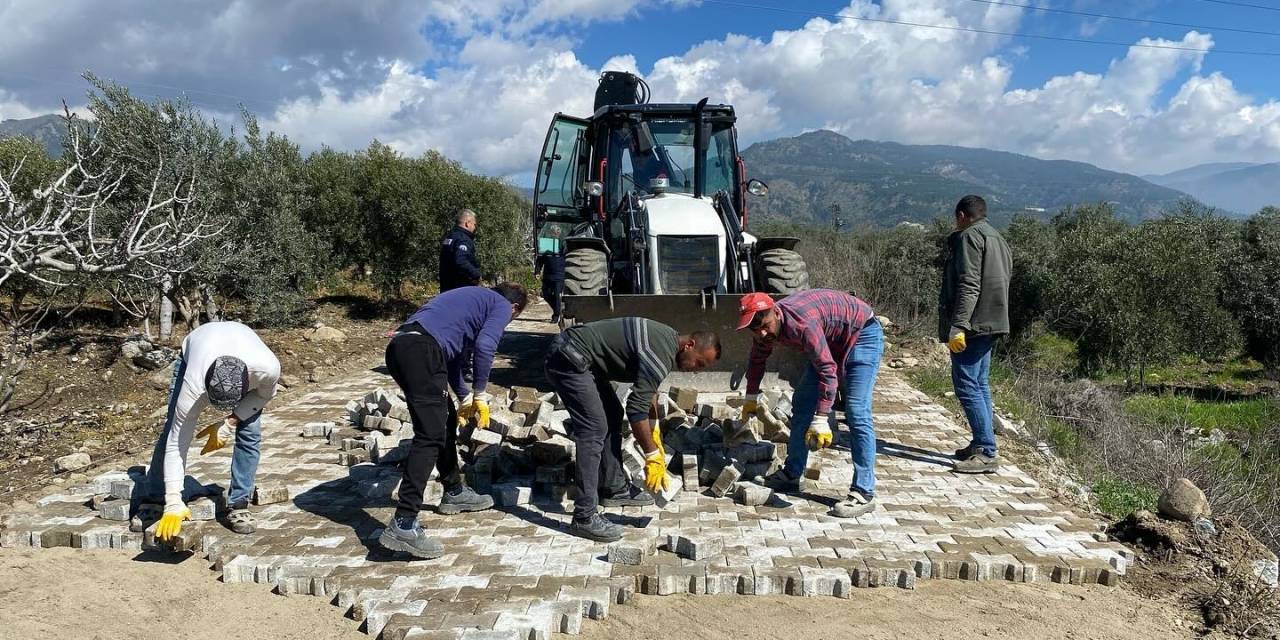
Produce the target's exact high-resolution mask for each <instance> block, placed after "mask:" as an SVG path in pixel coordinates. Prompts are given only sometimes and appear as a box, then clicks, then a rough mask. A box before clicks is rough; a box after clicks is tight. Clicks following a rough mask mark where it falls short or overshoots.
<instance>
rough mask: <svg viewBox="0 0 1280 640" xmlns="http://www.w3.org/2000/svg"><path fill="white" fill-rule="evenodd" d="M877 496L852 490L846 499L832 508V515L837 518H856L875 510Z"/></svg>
mask: <svg viewBox="0 0 1280 640" xmlns="http://www.w3.org/2000/svg"><path fill="white" fill-rule="evenodd" d="M875 509H876V499H875V496H871V497H869V498H868V497H867V496H864V495H862V494H861V493H859V492H857V491H850V492H849V495H847V496H845V498H844V500H843V501H841V502H838V503H836V506H834V507H832V508H831V513H830V515H832V516H835V517H837V518H856V517H858V516H862V515H866V514H868V513H871V512H872V511H875Z"/></svg>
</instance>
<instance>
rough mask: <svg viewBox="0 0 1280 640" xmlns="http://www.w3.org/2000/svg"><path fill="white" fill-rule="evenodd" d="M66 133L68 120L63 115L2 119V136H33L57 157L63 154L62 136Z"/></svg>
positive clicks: (50, 153) (0, 133)
mask: <svg viewBox="0 0 1280 640" xmlns="http://www.w3.org/2000/svg"><path fill="white" fill-rule="evenodd" d="M64 133H66V122H65V121H64V120H63V119H62V116H60V115H55V114H49V115H47V116H38V117H35V118H22V119H14V120H2V121H0V138H16V137H18V136H23V137H27V138H31V139H33V140H35V141H36V142H39V143H40V144H43V145H44V148H45V149H46V150H48V151H49V155H50V156H52V157H54V158H57V157H59V156H61V155H62V136H63V134H64Z"/></svg>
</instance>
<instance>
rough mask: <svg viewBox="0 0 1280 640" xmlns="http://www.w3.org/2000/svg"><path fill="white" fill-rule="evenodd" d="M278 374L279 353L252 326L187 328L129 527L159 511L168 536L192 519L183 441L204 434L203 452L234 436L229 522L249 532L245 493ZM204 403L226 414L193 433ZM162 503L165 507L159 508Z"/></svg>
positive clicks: (159, 532)
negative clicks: (186, 498) (185, 486)
mask: <svg viewBox="0 0 1280 640" xmlns="http://www.w3.org/2000/svg"><path fill="white" fill-rule="evenodd" d="M279 380H280V360H279V359H277V358H276V356H275V354H273V353H271V350H270V349H268V348H267V345H266V344H265V343H263V342H262V339H261V338H259V337H258V334H256V333H254V332H253V329H250V328H249V327H247V326H245V325H243V324H240V323H239V322H210V323H207V324H204V325H201V326H200V327H199V328H198V329H196V330H195V331H192V332H191V333H190V334H188V335H187V337H186V339H185V340H183V341H182V352H181V353H180V354H179V356H178V360H177V362H175V363H174V368H173V381H172V383H171V384H170V387H169V410H168V412H167V414H166V416H165V421H164V427H163V428H162V429H161V430H160V439H159V440H158V441H157V442H156V447H155V451H154V452H153V453H152V454H151V465H150V466H149V467H148V468H147V479H146V483H145V485H144V486H145V491H146V493H145V495H144V497H143V499H142V501H141V504H140V505H139V508H138V513H137V514H136V515H135V517H134V521H133V523H132V526H133V528H135V529H141V528H145V527H146V526H149V525H150V522H151V521H154V520H155V519H156V518H157V517H159V519H160V524H159V525H158V526H157V528H156V537H157V538H159V539H161V540H169V539H172V538H174V537H175V536H177V535H178V534H179V533H180V532H181V530H182V522H183V521H184V520H188V519H190V518H191V510H190V509H188V508H187V505H186V502H185V501H184V497H183V495H182V489H183V483H184V481H185V480H186V467H187V448H188V447H189V446H190V445H191V439H192V438H193V437H195V436H197V435H198V436H199V437H202V438H205V439H206V441H205V445H204V447H203V448H202V449H201V451H200V453H201V454H202V455H203V454H208V453H212V452H213V451H217V450H218V449H221V448H223V447H225V446H227V445H228V444H231V442H232V441H233V440H234V442H235V449H233V450H232V453H231V487H230V491H229V492H228V494H227V505H228V507H229V510H228V512H227V514H226V517H227V524H228V525H229V526H230V527H231V530H232V531H235V532H236V533H253V531H254V529H255V527H254V521H253V516H252V515H250V513H249V498H250V496H251V495H252V494H253V483H254V477H255V476H256V475H257V472H258V459H259V458H260V456H261V454H260V451H259V445H260V444H261V442H262V410H263V409H264V408H265V407H266V406H267V402H269V401H270V400H271V399H272V398H274V397H275V395H276V383H277V382H278V381H279ZM205 407H213V409H214V411H216V412H218V413H219V414H221V415H224V416H225V417H224V418H223V419H222V421H221V422H220V423H213V424H211V425H209V426H208V427H206V428H205V429H203V430H201V431H200V432H199V433H198V434H197V433H196V426H197V421H198V420H199V418H200V412H201V411H203V410H204V408H205ZM161 501H163V502H161ZM160 505H163V507H161V506H160ZM161 508H162V509H163V512H162V513H160V514H157V513H156V512H157V511H158V510H160V509H161Z"/></svg>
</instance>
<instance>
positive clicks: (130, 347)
mask: <svg viewBox="0 0 1280 640" xmlns="http://www.w3.org/2000/svg"><path fill="white" fill-rule="evenodd" d="M152 349H155V346H154V345H152V344H151V341H150V340H147V339H146V338H144V337H143V336H142V334H136V335H132V336H129V337H128V338H125V339H124V342H122V343H121V344H120V356H121V357H123V358H124V360H125V361H126V362H133V359H134V358H137V357H138V356H141V355H143V354H145V353H148V352H150V351H151V350H152Z"/></svg>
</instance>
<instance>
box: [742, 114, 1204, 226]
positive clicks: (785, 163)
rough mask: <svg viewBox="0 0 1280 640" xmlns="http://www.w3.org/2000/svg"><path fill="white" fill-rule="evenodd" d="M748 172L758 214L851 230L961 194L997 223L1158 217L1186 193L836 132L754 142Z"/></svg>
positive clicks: (984, 152) (916, 216)
mask: <svg viewBox="0 0 1280 640" xmlns="http://www.w3.org/2000/svg"><path fill="white" fill-rule="evenodd" d="M742 156H743V159H744V160H745V161H746V164H747V173H748V174H749V175H750V176H752V177H756V178H760V179H761V180H764V181H765V182H767V183H768V184H769V189H770V191H769V197H768V202H767V203H766V204H764V205H762V206H755V207H754V208H753V209H752V211H753V212H755V215H756V216H763V217H764V218H766V219H769V218H773V219H789V220H791V221H795V222H801V223H817V224H830V223H831V222H832V215H833V207H838V208H839V212H840V217H841V220H842V222H843V223H844V224H845V225H848V226H857V225H861V224H869V225H875V226H890V225H895V224H898V223H901V222H922V223H923V222H929V221H931V220H933V219H935V218H944V219H949V218H950V217H951V213H952V211H953V210H954V208H955V204H956V202H957V201H958V200H959V199H960V197H961V196H964V195H965V194H969V193H976V194H979V195H981V196H983V197H984V198H985V199H986V200H987V205H988V209H989V211H990V214H991V217H992V220H993V222H996V223H997V224H1000V223H1003V222H1007V221H1008V220H1009V219H1011V218H1012V217H1013V216H1014V215H1015V214H1019V213H1023V214H1028V215H1032V216H1036V217H1040V218H1048V217H1051V216H1052V215H1053V214H1054V213H1056V212H1057V211H1058V210H1060V209H1061V208H1063V207H1066V206H1069V205H1072V204H1082V203H1097V202H1110V203H1111V204H1112V205H1113V206H1114V207H1115V209H1116V211H1117V213H1118V214H1119V215H1120V216H1121V217H1123V218H1124V219H1126V220H1131V221H1138V220H1144V219H1147V218H1152V217H1156V216H1158V215H1160V213H1161V212H1162V211H1164V210H1166V209H1168V208H1169V207H1171V206H1173V205H1175V204H1177V202H1178V201H1179V200H1181V199H1184V198H1187V197H1188V196H1187V194H1185V193H1183V192H1181V191H1178V190H1176V189H1172V188H1169V187H1166V186H1160V185H1157V184H1152V183H1151V182H1148V181H1146V180H1143V179H1142V178H1139V177H1137V176H1132V175H1129V174H1126V173H1118V172H1115V171H1107V170H1105V169H1100V168H1098V167H1095V166H1093V165H1091V164H1087V163H1084V162H1072V161H1066V160H1041V159H1038V158H1033V157H1031V156H1025V155H1021V154H1016V153H1007V152H1004V151H992V150H989V149H975V148H967V147H952V146H942V145H906V144H898V143H896V142H877V141H872V140H851V139H849V138H847V137H845V136H843V135H840V134H838V133H835V132H832V131H825V130H821V131H812V132H809V133H805V134H802V135H799V136H796V137H793V138H781V139H777V140H770V141H768V142H758V143H755V144H753V145H751V146H750V147H748V148H747V149H746V150H745V151H743V152H742Z"/></svg>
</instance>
